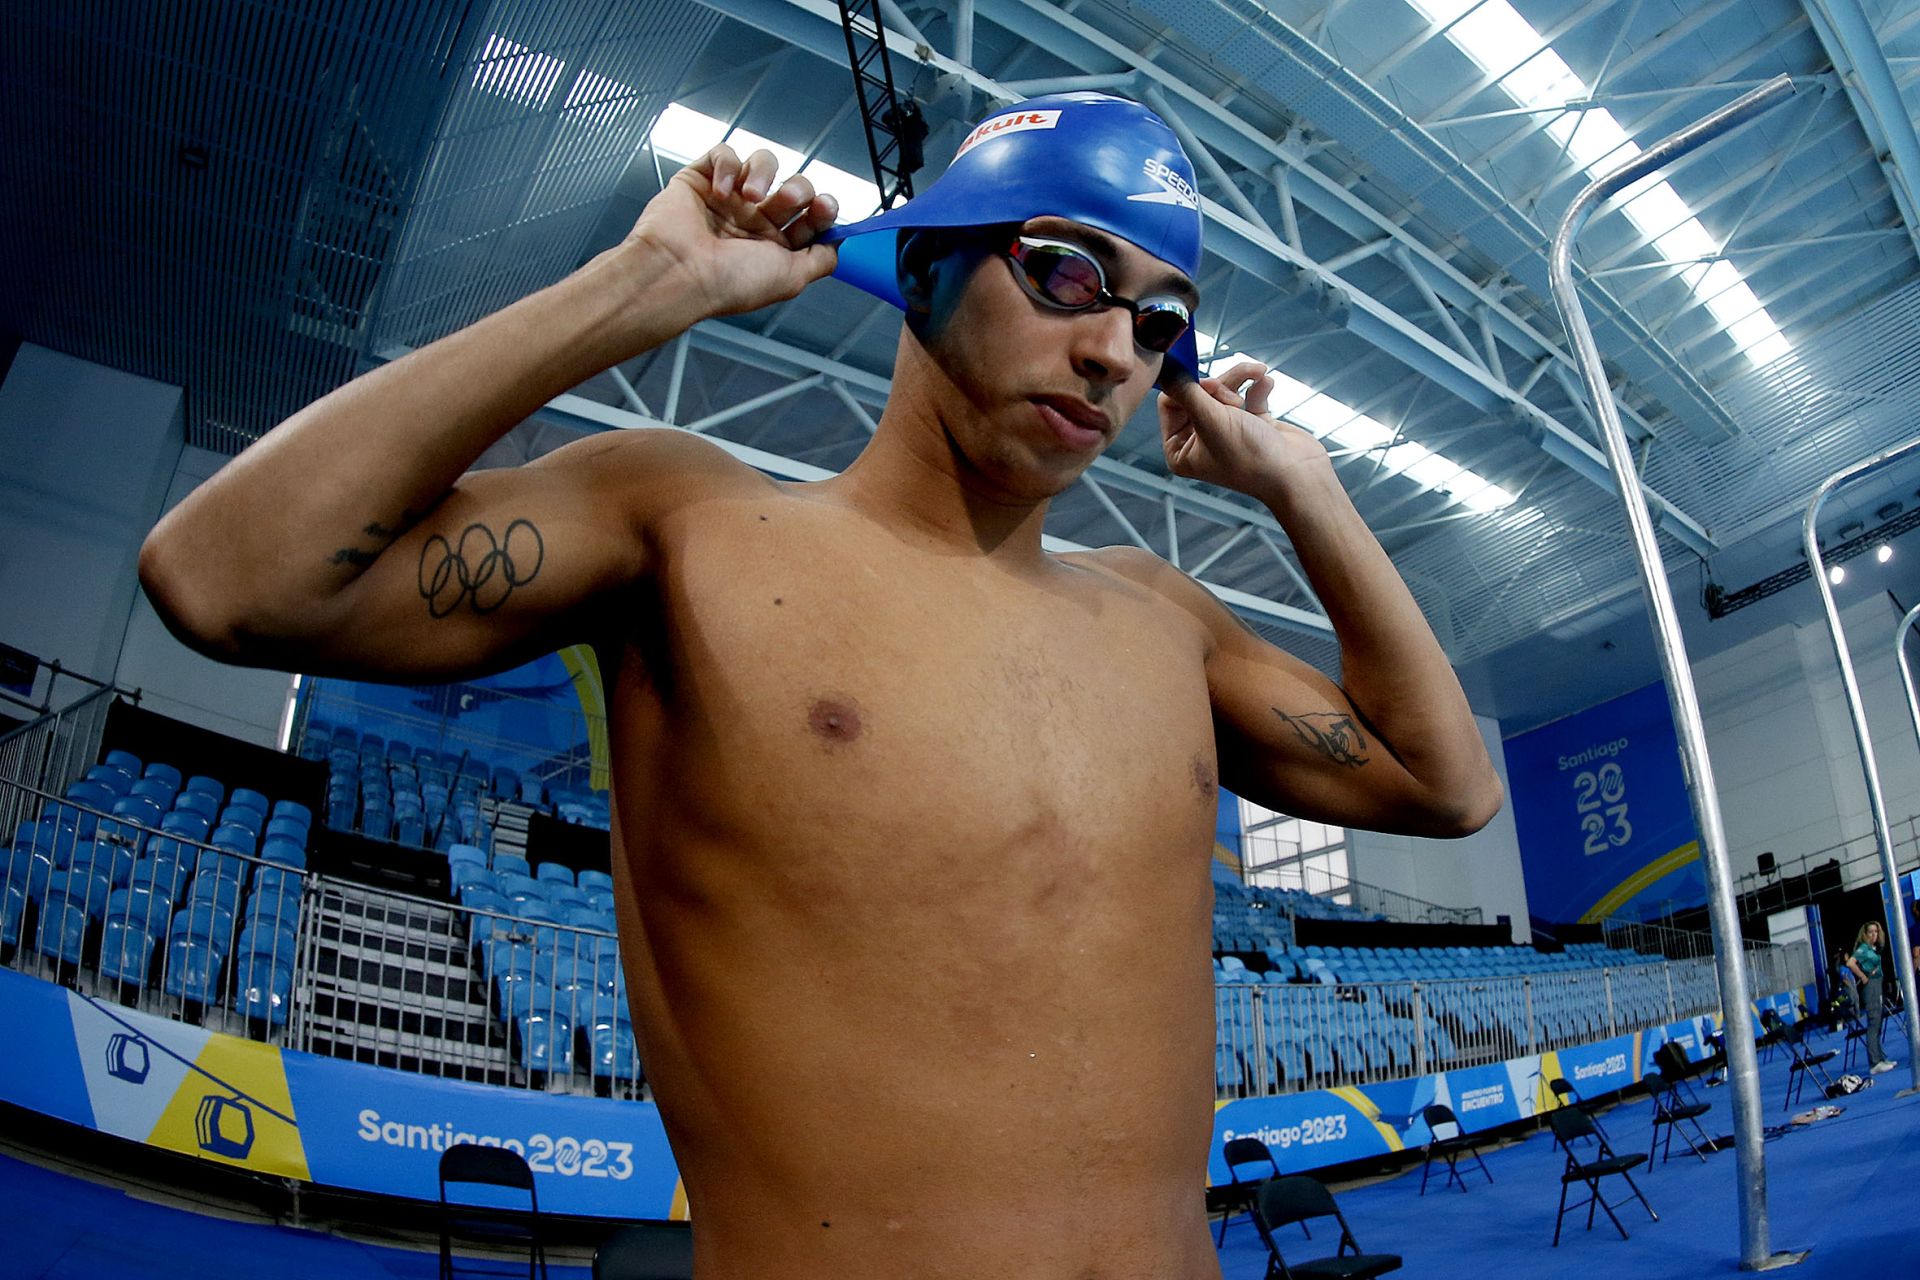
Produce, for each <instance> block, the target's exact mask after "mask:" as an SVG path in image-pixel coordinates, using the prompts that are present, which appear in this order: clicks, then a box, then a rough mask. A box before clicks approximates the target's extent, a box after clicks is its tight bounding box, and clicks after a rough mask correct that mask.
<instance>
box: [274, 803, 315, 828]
mask: <svg viewBox="0 0 1920 1280" xmlns="http://www.w3.org/2000/svg"><path fill="white" fill-rule="evenodd" d="M272 817H273V821H275V822H283V821H284V822H297V823H299V824H300V826H301V827H302V828H311V827H312V826H313V810H311V809H309V808H307V806H305V805H303V804H301V803H300V802H299V801H298V800H276V801H274V802H273V812H272Z"/></svg>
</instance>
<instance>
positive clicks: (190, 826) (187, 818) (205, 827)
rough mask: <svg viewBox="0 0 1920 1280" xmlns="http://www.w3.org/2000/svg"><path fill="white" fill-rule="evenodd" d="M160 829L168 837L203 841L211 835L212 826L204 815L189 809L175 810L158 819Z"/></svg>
mask: <svg viewBox="0 0 1920 1280" xmlns="http://www.w3.org/2000/svg"><path fill="white" fill-rule="evenodd" d="M160 829H161V830H162V831H164V832H166V833H167V834H168V835H172V836H180V837H182V838H184V839H187V840H205V839H206V838H207V836H209V835H210V834H212V830H213V824H212V823H211V822H210V821H209V820H208V818H207V816H206V815H205V814H200V813H195V812H193V811H192V810H190V809H175V810H174V811H173V812H172V813H170V814H168V815H167V816H166V817H164V818H162V819H160Z"/></svg>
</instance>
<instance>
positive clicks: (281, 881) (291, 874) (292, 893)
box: [253, 867, 307, 902]
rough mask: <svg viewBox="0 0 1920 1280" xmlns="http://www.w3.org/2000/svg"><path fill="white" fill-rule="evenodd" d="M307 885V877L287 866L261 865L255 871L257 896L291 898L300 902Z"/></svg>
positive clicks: (255, 892) (255, 893) (254, 879)
mask: <svg viewBox="0 0 1920 1280" xmlns="http://www.w3.org/2000/svg"><path fill="white" fill-rule="evenodd" d="M306 887H307V882H306V877H305V876H303V875H301V874H300V873H299V872H297V871H292V870H289V869H288V868H286V867H261V868H260V869H259V870H258V871H256V872H254V873H253V896H254V897H256V898H291V899H292V900H293V901H295V902H298V901H300V895H301V894H303V893H305V892H306Z"/></svg>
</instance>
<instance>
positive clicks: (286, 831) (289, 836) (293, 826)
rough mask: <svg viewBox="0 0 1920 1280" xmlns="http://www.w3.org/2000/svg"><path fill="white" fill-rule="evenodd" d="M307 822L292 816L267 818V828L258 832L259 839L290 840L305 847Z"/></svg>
mask: <svg viewBox="0 0 1920 1280" xmlns="http://www.w3.org/2000/svg"><path fill="white" fill-rule="evenodd" d="M307 834H308V828H307V824H306V823H304V822H300V821H298V820H296V819H293V818H269V819H268V820H267V829H266V830H265V831H263V832H261V833H260V839H261V840H262V841H263V842H264V841H268V840H290V841H292V842H293V843H294V844H296V845H298V846H299V847H300V848H301V849H305V848H306V847H307Z"/></svg>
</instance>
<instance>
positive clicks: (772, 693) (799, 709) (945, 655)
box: [653, 516, 1215, 852]
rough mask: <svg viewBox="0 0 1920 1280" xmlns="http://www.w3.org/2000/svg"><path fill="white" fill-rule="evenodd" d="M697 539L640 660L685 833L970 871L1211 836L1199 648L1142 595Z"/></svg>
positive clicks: (817, 544) (737, 537) (789, 532)
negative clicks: (1045, 855) (1002, 852)
mask: <svg viewBox="0 0 1920 1280" xmlns="http://www.w3.org/2000/svg"><path fill="white" fill-rule="evenodd" d="M707 532H708V535H709V536H706V537H703V538H699V539H692V538H690V539H688V540H687V541H686V543H685V544H684V545H681V546H678V547H676V548H674V549H673V554H672V555H671V557H670V558H669V563H670V568H669V570H668V571H667V572H666V573H665V574H664V575H663V578H662V580H661V582H660V595H659V599H660V602H661V606H662V613H663V618H664V622H665V628H666V630H665V634H664V635H663V637H662V649H661V652H660V653H659V654H658V656H656V657H655V658H654V659H653V664H654V665H655V666H656V667H660V668H664V669H663V670H662V671H661V672H660V673H659V674H660V675H661V677H662V678H661V679H659V680H657V681H656V696H657V708H658V717H659V727H660V730H661V732H662V733H663V735H664V740H670V741H671V743H672V746H671V747H670V748H668V750H670V752H671V754H672V757H673V764H672V768H673V770H674V771H675V772H676V773H677V775H678V776H679V777H681V778H682V779H683V780H684V781H686V782H688V783H691V784H692V789H693V793H694V794H691V795H689V796H688V797H686V798H687V799H691V800H694V801H696V802H697V803H698V805H699V806H700V808H701V816H702V817H703V818H704V820H706V821H708V822H711V823H714V824H716V825H718V826H723V827H730V828H733V829H735V831H736V833H737V834H738V835H740V836H743V837H748V836H751V835H753V834H755V833H758V832H759V831H761V829H762V828H763V827H764V825H765V824H766V823H767V822H768V821H769V819H772V820H774V821H775V822H777V825H778V826H779V827H780V828H781V829H782V830H784V831H785V832H786V833H787V838H788V839H789V840H793V839H800V840H804V839H806V838H808V837H807V835H806V833H819V834H821V835H822V836H823V837H825V838H830V839H832V840H833V841H834V842H836V844H837V845H838V847H840V848H843V849H844V848H847V847H871V848H896V849H897V848H901V847H905V846H910V845H911V846H919V847H927V846H929V845H955V846H960V845H963V846H964V847H965V848H966V849H968V850H971V851H975V852H978V851H983V850H986V849H990V848H992V847H994V846H996V845H998V846H1022V845H1031V844H1042V845H1046V846H1048V847H1052V848H1062V847H1070V846H1071V847H1081V846H1084V847H1087V848H1092V847H1094V846H1103V847H1108V848H1114V847H1121V848H1129V847H1135V846H1138V847H1142V848H1145V847H1158V848H1163V849H1164V848H1167V847H1168V845H1169V842H1172V843H1175V844H1178V845H1181V846H1189V847H1190V846H1191V845H1192V844H1193V843H1194V841H1195V840H1196V839H1197V838H1201V837H1203V836H1204V834H1205V833H1207V832H1210V831H1211V829H1212V821H1213V810H1214V803H1215V786H1214V777H1215V763H1214V751H1213V733H1212V720H1211V712H1210V706H1209V702H1208V698H1207V690H1206V680H1205V673H1204V668H1203V650H1202V648H1201V641H1200V637H1199V635H1198V632H1197V628H1196V627H1194V626H1193V625H1192V624H1191V622H1190V620H1188V619H1187V618H1186V617H1185V615H1184V614H1181V613H1180V612H1179V611H1178V610H1177V609H1176V608H1175V607H1174V606H1172V605H1171V604H1169V603H1167V602H1166V601H1164V600H1163V599H1161V598H1160V597H1158V596H1156V595H1153V594H1152V593H1150V592H1148V591H1146V590H1145V589H1143V588H1137V587H1135V586H1133V585H1132V584H1130V583H1125V582H1120V581H1115V580H1111V579H1109V578H1107V577H1106V576H1105V575H1101V574H1098V573H1095V572H1093V571H1091V570H1087V569H1080V568H1068V567H1062V568H1061V570H1060V572H1059V573H1058V574H1057V575H1055V576H1050V577H1049V576H1043V577H1041V578H1040V579H1037V580H1036V579H1033V578H1030V577H1019V576H1015V575H1010V574H1007V573H1004V572H1002V571H999V570H996V569H992V568H986V567H983V566H981V565H979V564H978V563H962V562H957V561H955V560H954V559H952V558H951V557H948V558H941V557H937V556H932V555H928V554H924V553H916V552H915V551H912V550H909V549H906V548H903V547H902V546H900V545H899V544H897V543H896V542H894V541H893V540H892V539H889V538H873V537H867V538H861V537H857V536H849V535H848V533H847V531H846V530H845V529H844V528H842V527H836V526H835V525H833V524H832V523H831V522H822V521H818V520H805V519H802V520H794V521H789V522H787V524H786V526H785V527H783V526H782V522H781V521H780V520H779V519H778V518H777V516H776V518H775V519H773V520H768V521H761V520H759V519H757V518H755V517H752V516H748V517H746V518H744V519H740V520H737V521H735V522H732V523H731V524H730V525H723V526H722V527H720V528H717V529H712V530H709V531H707ZM775 815H777V817H775ZM829 833H830V834H829ZM716 834H718V833H716Z"/></svg>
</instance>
